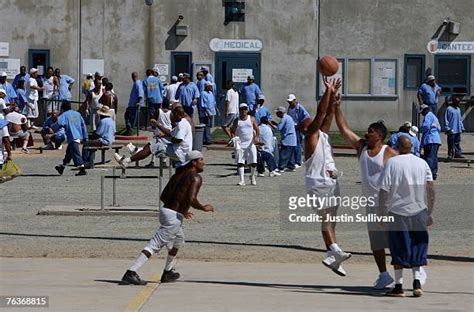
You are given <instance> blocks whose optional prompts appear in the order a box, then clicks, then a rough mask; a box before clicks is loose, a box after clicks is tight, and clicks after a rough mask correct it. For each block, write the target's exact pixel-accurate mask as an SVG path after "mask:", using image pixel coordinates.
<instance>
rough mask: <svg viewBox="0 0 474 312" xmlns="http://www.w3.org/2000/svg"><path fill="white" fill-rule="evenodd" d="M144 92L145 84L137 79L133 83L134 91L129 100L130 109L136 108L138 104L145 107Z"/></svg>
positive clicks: (132, 90) (131, 92)
mask: <svg viewBox="0 0 474 312" xmlns="http://www.w3.org/2000/svg"><path fill="white" fill-rule="evenodd" d="M144 99H145V96H144V92H143V84H142V82H141V81H140V80H139V79H137V80H135V81H134V82H133V83H132V89H131V90H130V99H129V100H128V107H136V105H137V103H139V104H140V106H142V107H143V106H144Z"/></svg>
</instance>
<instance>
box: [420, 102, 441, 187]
mask: <svg viewBox="0 0 474 312" xmlns="http://www.w3.org/2000/svg"><path fill="white" fill-rule="evenodd" d="M420 108H421V112H420V114H422V115H423V116H424V117H425V118H424V119H423V123H422V125H421V128H420V132H421V133H422V135H423V136H422V138H421V147H423V159H424V160H426V162H427V163H428V166H429V167H430V169H431V172H432V173H433V180H436V178H437V176H438V149H439V146H440V145H441V136H440V132H441V126H440V124H439V120H438V118H437V117H436V116H435V114H433V112H431V108H430V107H429V106H428V105H426V104H422V105H421V107H420Z"/></svg>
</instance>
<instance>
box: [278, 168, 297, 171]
mask: <svg viewBox="0 0 474 312" xmlns="http://www.w3.org/2000/svg"><path fill="white" fill-rule="evenodd" d="M295 171H296V168H293V169H290V168H285V169H283V170H280V172H295Z"/></svg>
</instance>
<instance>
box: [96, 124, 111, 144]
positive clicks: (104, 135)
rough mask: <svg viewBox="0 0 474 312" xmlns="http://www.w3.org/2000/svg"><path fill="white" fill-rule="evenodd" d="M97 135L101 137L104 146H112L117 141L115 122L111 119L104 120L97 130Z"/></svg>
mask: <svg viewBox="0 0 474 312" xmlns="http://www.w3.org/2000/svg"><path fill="white" fill-rule="evenodd" d="M95 134H97V135H98V136H99V137H100V139H99V140H100V141H101V142H102V144H104V145H112V143H114V139H115V122H114V121H113V120H112V118H110V117H106V118H102V119H101V120H100V122H99V126H98V127H97V129H96V130H95Z"/></svg>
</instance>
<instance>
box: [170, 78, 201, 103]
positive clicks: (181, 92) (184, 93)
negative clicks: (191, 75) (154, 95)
mask: <svg viewBox="0 0 474 312" xmlns="http://www.w3.org/2000/svg"><path fill="white" fill-rule="evenodd" d="M197 98H199V90H198V87H197V86H196V84H195V83H194V82H192V81H191V82H189V83H188V84H187V85H185V84H184V83H182V84H181V85H180V86H179V88H178V90H177V91H176V96H175V99H176V100H178V101H179V102H180V103H181V105H183V106H192V105H193V99H197Z"/></svg>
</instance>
